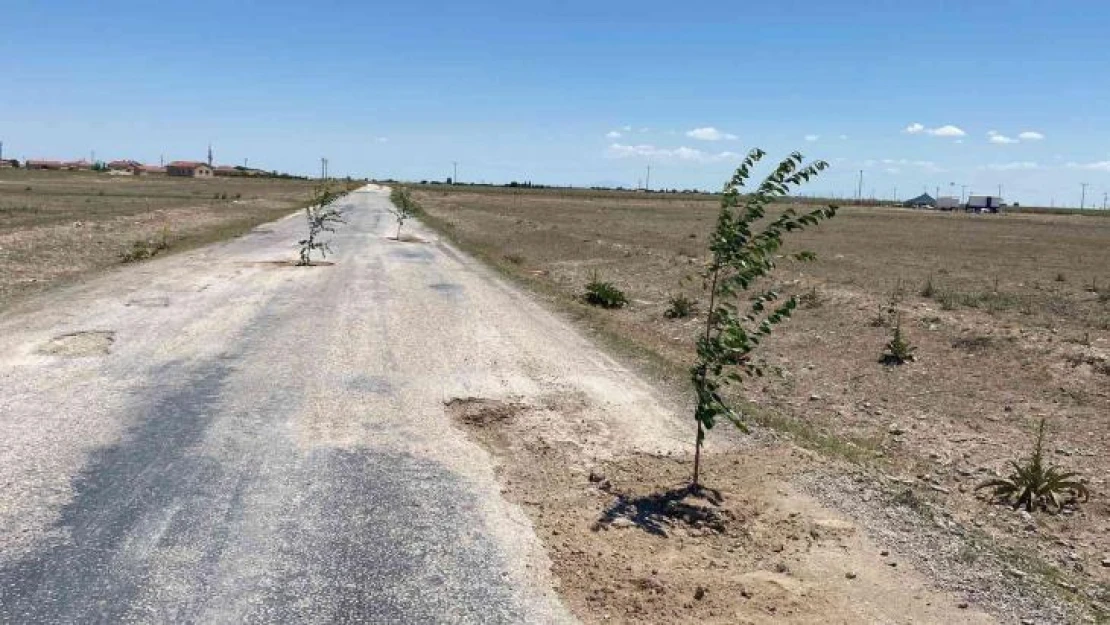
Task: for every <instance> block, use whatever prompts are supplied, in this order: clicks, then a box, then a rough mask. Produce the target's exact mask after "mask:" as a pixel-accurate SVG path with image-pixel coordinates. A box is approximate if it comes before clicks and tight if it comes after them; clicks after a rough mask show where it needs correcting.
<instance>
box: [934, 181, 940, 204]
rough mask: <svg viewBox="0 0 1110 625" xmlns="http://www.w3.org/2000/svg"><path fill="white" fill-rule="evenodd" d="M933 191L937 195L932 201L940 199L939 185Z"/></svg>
mask: <svg viewBox="0 0 1110 625" xmlns="http://www.w3.org/2000/svg"><path fill="white" fill-rule="evenodd" d="M935 191H936V193H937V194H936V195H934V196H933V199H934V200H935V199H937V198H938V197H940V185H939V184H938V185H937V186H936V189H935Z"/></svg>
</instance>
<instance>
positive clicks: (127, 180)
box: [0, 169, 314, 308]
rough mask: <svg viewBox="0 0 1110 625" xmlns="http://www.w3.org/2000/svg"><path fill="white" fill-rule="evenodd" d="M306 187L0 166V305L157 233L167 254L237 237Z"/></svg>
mask: <svg viewBox="0 0 1110 625" xmlns="http://www.w3.org/2000/svg"><path fill="white" fill-rule="evenodd" d="M313 184H314V182H313V181H307V180H283V179H271V178H265V179H247V178H213V179H208V180H204V179H192V178H176V177H167V176H137V177H131V176H110V175H106V174H98V173H94V172H55V171H26V170H18V169H0V308H3V307H6V306H8V305H10V304H11V303H13V302H14V301H15V300H16V298H18V297H22V296H24V295H27V294H30V293H33V292H37V291H41V290H43V289H45V288H48V287H51V286H54V285H57V284H61V283H65V282H67V281H71V280H73V279H75V278H77V277H79V276H82V275H86V274H88V273H90V272H94V271H97V270H101V269H104V268H106V267H111V266H113V265H116V264H119V263H120V262H121V254H123V253H124V252H126V251H128V250H130V249H132V247H133V246H134V245H135V244H136V243H139V244H140V245H146V244H154V243H158V242H161V240H162V237H163V234H164V235H165V239H166V243H168V244H169V246H170V251H173V250H180V249H186V248H189V247H194V246H197V245H202V244H205V243H209V242H212V241H215V240H219V239H223V238H227V237H231V236H236V235H239V234H242V233H244V232H246V231H248V230H250V229H251V228H253V227H255V226H257V225H259V224H261V223H265V222H267V221H272V220H274V219H277V218H279V217H282V216H284V215H286V214H288V213H290V212H291V211H293V210H296V209H297V208H299V207H301V206H303V205H304V204H305V202H306V200H307V199H308V198H309V194H310V192H311V189H312V185H313ZM290 245H291V246H292V243H291V244H290Z"/></svg>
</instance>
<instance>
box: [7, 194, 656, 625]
mask: <svg viewBox="0 0 1110 625" xmlns="http://www.w3.org/2000/svg"><path fill="white" fill-rule="evenodd" d="M341 205H342V207H343V209H344V211H345V212H346V215H347V219H348V222H349V223H348V225H346V226H345V227H343V228H342V229H341V230H340V231H339V232H338V233H337V234H336V235H335V236H334V237H333V238H332V247H333V249H334V250H335V255H334V256H330V257H329V258H328V260H329V261H334V263H335V264H333V265H327V266H318V267H310V268H303V267H293V266H289V265H288V264H282V263H280V262H274V261H284V260H292V259H295V258H296V249H295V245H294V244H295V242H296V241H297V240H298V239H299V238H300V236H301V234H302V230H303V228H304V223H303V216H301V215H292V216H290V217H288V218H286V219H283V220H280V221H278V222H275V223H272V224H267V225H266V226H263V227H260V228H258V229H256V230H255V231H254V232H252V233H250V234H249V235H247V236H245V237H242V238H239V239H236V240H233V241H229V242H225V243H221V244H217V245H214V246H209V247H206V248H203V249H200V250H196V251H192V252H187V253H183V254H178V255H174V256H168V257H164V258H159V259H156V260H154V261H151V262H147V263H143V264H139V265H134V266H127V267H121V268H120V269H118V270H116V271H113V272H110V273H108V274H106V275H103V276H101V277H98V278H95V279H92V280H89V281H87V282H84V283H82V284H79V285H74V286H71V287H66V288H62V289H57V290H55V291H52V292H50V293H46V294H43V295H41V296H39V297H36V298H34V299H32V300H29V301H26V302H24V303H22V304H19V305H17V306H15V307H14V308H11V309H9V310H7V311H5V312H3V313H0V390H2V393H0V622H3V623H109V622H110V623H120V622H141V623H164V622H174V623H181V622H185V623H188V622H197V623H252V622H299V623H323V622H375V623H431V622H435V623H522V622H527V623H554V622H567V621H571V620H572V619H571V617H570V615H569V613H568V612H567V611H566V609H565V608H564V607H563V605H562V604H561V602H560V601H559V599H558V597H557V595H556V594H555V593H554V591H553V590H552V580H551V579H550V575H549V573H548V567H547V562H546V560H545V555H544V553H543V550H542V547H541V545H540V543H539V541H538V540H537V539H536V537H535V535H534V534H533V532H532V528H531V525H530V523H529V522H528V519H527V517H526V515H524V514H523V512H522V511H521V510H519V509H517V508H516V507H514V506H512V505H510V504H508V503H506V502H505V501H504V500H503V499H502V498H501V496H500V492H499V488H498V485H497V482H496V478H495V475H494V467H493V463H492V461H491V459H490V458H489V457H488V455H487V454H486V453H485V452H484V451H482V449H481V448H480V447H478V446H477V445H475V444H474V443H473V442H471V441H469V440H468V439H467V438H466V436H465V435H464V434H463V433H462V432H461V431H460V430H458V429H457V428H456V427H455V426H454V425H453V424H452V423H451V422H450V420H449V418H448V417H447V415H446V414H445V413H444V410H443V404H444V402H445V401H448V400H450V399H451V398H454V397H471V396H475V397H495V398H496V397H510V396H511V397H516V398H521V397H523V398H528V397H535V396H539V395H542V394H550V393H553V392H556V393H557V392H562V391H565V390H567V389H578V390H579V391H580V392H587V393H588V394H590V395H591V396H592V397H597V398H599V401H601V400H602V399H604V397H603V396H605V395H606V394H611V393H614V392H615V391H613V390H612V389H615V388H618V387H627V386H628V385H629V384H631V385H632V387H633V392H631V394H628V393H626V395H627V396H619V397H618V398H617V401H618V402H619V401H627V402H630V403H631V404H635V403H636V402H642V401H646V400H644V399H643V397H644V396H646V395H643V393H646V391H644V390H643V389H638V390H637V389H636V388H635V383H630V382H628V381H627V380H625V377H626V375H627V372H625V371H623V370H622V369H621V368H620V367H619V366H618V365H617V364H616V363H614V362H613V361H611V360H610V359H608V358H607V357H605V356H604V355H602V354H600V353H599V352H598V351H597V350H596V349H595V348H593V347H592V346H591V345H590V344H589V343H588V341H586V340H585V339H583V338H582V337H580V336H579V335H577V334H576V333H575V332H574V331H573V330H572V329H570V328H569V327H568V326H567V325H566V324H565V323H564V322H562V321H560V320H559V319H557V318H555V317H554V316H552V315H550V314H548V313H546V312H545V311H543V310H542V309H541V308H540V307H538V306H537V305H535V304H534V303H532V302H531V301H529V300H528V298H527V297H525V296H523V295H522V294H520V293H519V292H517V291H516V290H515V289H513V288H511V287H509V286H507V285H505V284H503V283H501V282H500V281H499V280H498V279H497V278H496V277H494V276H493V275H492V274H491V273H490V272H489V271H487V270H485V269H484V268H482V267H481V266H479V265H478V264H476V263H475V262H474V261H472V260H470V259H468V258H466V257H465V256H463V255H460V254H458V253H457V252H455V251H454V250H453V249H451V248H450V247H449V246H447V245H445V244H443V243H441V242H439V241H438V240H436V238H435V236H434V235H433V234H431V233H430V232H428V231H426V230H424V229H423V228H422V227H421V226H420V225H419V224H414V223H412V222H410V223H408V224H406V226H405V229H406V231H407V232H408V233H409V234H413V235H416V236H417V237H420V238H422V239H423V241H422V242H398V241H393V240H390V239H389V238H388V236H389V235H391V234H392V233H393V230H394V228H395V223H394V222H393V221H392V218H391V216H390V215H389V213H388V192H387V191H386V190H384V189H381V188H377V187H372V186H371V187H367V188H364V189H362V190H360V191H358V192H355V193H353V194H351V195H349V196H347V197H346V198H344V199H343V200H342V201H341ZM581 389H585V391H581ZM618 395H619V393H618ZM621 397H624V398H623V399H621ZM612 399H613V397H609V398H608V400H612Z"/></svg>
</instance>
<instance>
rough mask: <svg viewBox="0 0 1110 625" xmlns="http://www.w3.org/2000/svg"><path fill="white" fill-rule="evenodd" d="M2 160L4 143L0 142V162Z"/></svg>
mask: <svg viewBox="0 0 1110 625" xmlns="http://www.w3.org/2000/svg"><path fill="white" fill-rule="evenodd" d="M2 160H4V142H3V141H0V161H2Z"/></svg>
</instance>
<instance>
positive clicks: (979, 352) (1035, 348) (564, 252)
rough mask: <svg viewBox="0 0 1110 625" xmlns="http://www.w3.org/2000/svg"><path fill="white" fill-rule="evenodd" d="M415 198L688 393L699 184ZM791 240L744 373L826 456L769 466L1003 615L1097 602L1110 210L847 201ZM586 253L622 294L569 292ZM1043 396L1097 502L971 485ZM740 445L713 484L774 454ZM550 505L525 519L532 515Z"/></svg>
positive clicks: (524, 466)
mask: <svg viewBox="0 0 1110 625" xmlns="http://www.w3.org/2000/svg"><path fill="white" fill-rule="evenodd" d="M414 198H415V199H416V200H417V201H418V202H419V203H420V204H421V206H422V208H423V210H424V211H425V213H426V215H425V217H424V219H425V221H427V222H428V223H429V224H430V225H432V226H434V227H436V228H438V229H439V230H441V231H442V232H444V233H445V234H446V235H448V236H449V237H450V238H451V239H453V240H454V241H455V242H456V243H457V244H459V245H460V246H461V247H463V248H464V249H466V250H468V251H469V252H471V253H473V254H475V255H477V256H478V257H480V258H482V259H484V260H485V261H487V262H489V263H491V264H493V265H494V266H496V267H497V268H498V269H500V270H501V271H502V272H504V273H505V274H507V275H509V276H511V277H513V278H515V279H517V280H519V281H521V282H523V283H524V284H526V285H528V286H529V287H530V288H531V289H533V290H534V291H535V292H537V293H538V294H540V295H541V296H543V297H545V298H547V300H548V301H549V302H550V303H551V304H552V305H553V306H555V307H557V308H559V309H561V310H563V311H564V312H566V313H567V314H568V315H570V316H571V317H574V318H576V319H577V320H578V321H579V322H581V323H583V324H584V325H585V326H586V327H587V328H589V329H591V330H593V331H594V332H595V333H596V336H598V338H599V339H601V340H603V341H605V342H608V343H609V344H610V345H611V346H613V347H615V348H616V349H617V351H618V352H619V353H623V354H624V356H626V357H627V360H629V361H634V362H636V364H638V365H640V366H641V369H642V370H644V371H645V372H646V373H647V374H648V375H649V377H652V378H653V379H655V380H656V381H657V382H658V383H659V384H660V387H661V388H664V389H666V390H668V391H669V392H671V393H672V394H675V396H676V397H679V398H681V397H682V393H683V392H684V390H685V387H684V376H685V370H686V367H688V364H689V363H690V361H691V357H692V351H693V338H694V336H695V333H696V326H697V324H698V323H699V318H698V317H697V316H695V317H693V318H690V319H682V320H670V319H667V318H666V317H665V316H664V311H665V310H666V309H667V308H668V300H669V298H671V297H673V296H675V295H678V294H685V295H686V296H688V297H692V298H695V299H697V298H699V297H700V296H701V289H700V282H699V280H698V279H697V272H698V270H699V268H700V267H701V264H702V263H703V261H704V260H705V254H706V249H705V247H706V239H707V234H708V233H709V231H710V230H711V228H712V224H713V220H714V218H715V215H716V208H717V206H716V201H715V200H714V199H713V198H711V197H701V196H645V195H641V194H634V193H627V194H618V193H590V192H582V191H557V190H506V189H478V188H446V187H445V188H438V189H437V188H432V187H422V188H418V189H417V190H415V191H414ZM792 240H793V242H794V245H795V246H796V248H797V249H809V250H812V251H814V252H816V253H817V255H818V261H817V262H816V263H812V264H803V265H784V266H783V267H782V271H781V272H780V274H779V276H780V278H781V282H782V286H783V287H784V288H785V289H786V290H788V291H793V292H795V293H797V294H799V295H801V296H802V305H801V306H800V307H799V311H798V312H797V314H796V316H795V318H794V319H793V320H792V321H790V322H789V323H788V324H786V325H785V326H783V327H782V330H781V331H780V332H779V334H777V335H776V336H775V337H774V338H773V340H771V341H769V342H768V343H766V344H765V347H766V351H765V357H766V358H767V360H768V361H769V362H770V363H771V364H774V365H778V366H780V367H781V368H782V370H783V375H782V377H781V378H774V379H767V380H766V382H765V383H764V384H763V385H761V386H759V387H749V388H746V389H744V391H743V400H744V401H745V402H749V403H750V406H751V413H752V418H753V420H754V421H755V422H757V423H758V424H760V425H763V426H770V427H766V428H758V433H759V436H757V437H756V440H757V441H767V440H772V441H778V440H782V439H783V438H786V439H788V440H790V441H793V442H794V443H796V444H798V445H800V446H802V447H805V448H809V449H810V450H811V452H812V451H815V452H818V453H817V454H815V455H814V457H817V458H820V460H815V461H812V462H807V461H803V460H798V459H792V460H790V461H789V462H786V463H785V464H782V463H779V464H776V463H774V462H773V461H770V460H769V461H768V462H769V463H770V464H776V468H775V469H774V472H775V474H776V475H777V476H781V474H785V478H784V479H786V480H787V481H788V482H789V486H790V487H792V488H797V489H799V490H802V491H805V492H806V493H808V494H810V495H811V496H813V497H815V498H816V499H817V500H819V501H822V502H824V503H825V504H827V505H831V506H833V507H835V508H837V509H839V510H840V511H842V512H843V513H844V514H846V515H848V516H850V517H852V518H853V519H854V520H855V522H856V523H858V524H859V525H861V526H864V527H866V528H867V529H868V530H869V532H870V534H871V535H872V536H873V537H876V539H877V540H880V542H881V543H882V544H884V545H898V546H900V547H901V549H902V554H901V555H902V556H903V557H905V558H907V559H908V560H910V561H911V562H913V563H914V564H915V565H916V567H917V569H918V570H923V571H926V572H927V573H928V574H929V576H930V577H931V579H932V581H933V583H934V585H935V587H938V588H942V589H945V590H948V591H950V592H953V593H956V594H961V595H963V596H965V597H968V599H969V600H970V601H971V602H972V604H973V607H974V605H976V604H981V605H983V606H985V607H987V608H989V611H991V612H993V613H994V614H995V615H997V616H1002V617H1004V620H1008V619H1010V618H1014V619H1019V620H1020V619H1024V618H1027V617H1028V618H1033V619H1034V620H1035V621H1036V622H1058V621H1059V622H1063V621H1072V620H1081V619H1087V620H1101V619H1105V618H1106V612H1105V609H1106V608H1105V606H1106V605H1107V604H1110V499H1108V497H1110V484H1108V478H1110V437H1108V436H1107V428H1108V425H1110V218H1102V217H1094V216H1082V215H1043V214H1011V215H1001V216H995V215H965V214H944V213H934V212H921V211H912V210H901V209H889V208H853V207H848V208H845V209H842V211H841V213H840V214H839V215H838V216H837V217H836V218H835V219H834V220H832V221H831V222H829V223H827V224H825V225H822V226H821V227H820V228H818V229H815V230H813V231H811V232H806V233H803V234H802V235H799V236H797V237H795V238H794V239H792ZM595 272H596V275H598V276H599V277H600V278H601V279H603V280H608V281H611V282H613V283H615V284H616V285H617V286H619V287H620V288H621V289H623V290H624V291H625V292H626V293H627V295H628V297H629V299H630V301H631V304H630V305H629V306H628V307H627V308H625V309H622V310H616V311H603V310H600V309H593V308H590V307H588V306H586V305H585V304H583V303H582V302H581V299H580V298H581V294H582V292H583V287H584V285H585V283H586V282H587V281H588V280H589V279H590V277H591V275H593V274H595ZM690 276H693V279H692V280H691V279H689V278H690ZM892 310H893V311H895V312H894V313H893V314H892V313H891V311H892ZM895 316H897V317H900V319H901V326H902V328H903V330H904V332H905V334H906V337H907V338H908V339H909V341H910V342H911V343H912V344H913V345H915V346H916V347H917V352H916V354H917V361H916V362H913V363H910V364H906V365H904V366H901V367H890V366H884V365H883V364H881V363H880V362H879V360H880V354H881V352H882V349H883V346H884V344H885V342H886V341H887V340H889V338H890V334H891V325H892V319H893V318H894V317H895ZM1041 417H1044V418H1046V419H1047V420H1048V428H1049V440H1048V442H1047V450H1048V452H1049V457H1050V460H1051V461H1052V462H1054V463H1059V464H1061V465H1063V466H1064V467H1066V468H1070V469H1076V470H1079V471H1081V472H1082V474H1083V475H1084V477H1085V479H1086V480H1087V481H1088V483H1089V486H1090V488H1091V492H1092V497H1091V500H1090V502H1089V503H1087V504H1084V505H1080V506H1078V507H1075V508H1068V509H1066V510H1065V511H1064V513H1063V514H1059V515H1048V514H1044V513H1038V514H1036V515H1035V516H1033V517H1029V516H1028V515H1025V514H1019V513H1016V512H1014V511H1011V510H1010V508H1008V507H1005V506H999V505H995V504H992V503H991V502H989V501H987V500H985V498H982V497H977V496H976V494H975V491H974V486H975V485H976V484H977V483H979V482H981V481H982V480H984V479H986V478H987V477H991V476H993V475H995V474H996V472H1000V471H1002V470H1004V469H1005V463H1006V462H1007V461H1009V460H1011V459H1017V458H1019V457H1021V456H1025V455H1026V454H1028V452H1029V450H1030V447H1031V441H1032V437H1033V431H1034V428H1035V424H1036V421H1037V420H1038V419H1039V418H1041ZM721 427H725V426H721ZM718 436H719V435H718V434H717V433H713V434H711V436H710V439H711V441H712V440H713V439H714V437H718ZM487 438H488V437H487ZM726 438H727V437H726ZM718 440H720V439H718ZM761 444H766V445H772V446H773V445H774V444H775V443H773V442H769V443H761ZM502 447H504V445H502ZM725 447H728V448H727V449H726V448H725ZM742 449H743V448H742V447H741V451H736V448H735V447H734V446H728V445H725V446H720V447H718V451H717V452H716V453H717V454H718V455H717V457H716V459H715V460H714V461H713V462H715V463H716V464H717V465H718V466H721V467H724V468H722V469H719V470H724V471H727V470H728V469H727V467H728V466H729V462H726V460H725V459H724V458H727V457H728V454H740V455H739V456H735V457H736V463H735V464H736V466H738V467H740V466H743V467H748V468H746V469H744V470H743V474H744V475H747V476H748V477H746V478H741V477H737V476H728V477H720V476H719V477H718V478H717V479H718V480H719V481H720V482H721V483H720V484H718V485H719V486H730V485H733V484H736V483H738V482H744V480H745V479H747V480H750V474H751V471H752V470H753V469H751V463H750V462H749V461H746V460H744V458H745V457H746V456H749V455H751V454H765V453H767V452H766V451H765V450H764V451H743V450H742ZM501 451H502V452H503V453H505V449H501ZM783 453H791V452H783ZM780 460H781V457H780ZM503 461H504V462H505V464H506V467H507V468H506V475H507V476H509V477H510V478H512V479H513V480H514V481H516V482H517V483H518V485H517V486H511V487H510V488H509V490H510V491H512V490H513V488H524V489H525V490H527V488H526V486H527V484H528V479H527V475H528V474H529V473H530V472H535V470H536V469H534V468H530V467H531V465H532V464H539V465H542V464H543V462H541V461H538V460H534V459H533V460H529V459H528V458H517V459H515V460H514V459H513V458H505V459H503ZM544 462H546V461H544ZM637 462H646V461H644V460H639V461H637ZM648 464H651V463H648ZM655 464H658V463H655ZM784 466H785V467H787V468H786V469H784V468H783V467H784ZM514 467H515V468H514ZM657 469H658V470H655V471H654V472H653V470H652V469H650V468H645V467H642V466H641V467H637V469H636V471H638V472H640V473H639V474H640V475H641V480H640V482H639V486H640V487H643V486H645V484H646V485H648V486H651V485H652V482H651V480H653V479H654V480H662V482H659V483H656V484H655V486H656V487H660V486H661V485H662V484H663V483H666V476H667V475H670V473H673V470H672V469H670V468H666V467H664V468H658V467H657ZM611 470H612V471H613V472H616V473H621V474H623V475H627V474H628V472H629V471H628V467H624V468H620V467H614V468H612V469H611ZM739 470H740V469H738V471H739ZM668 472H670V473H668ZM768 475H770V473H769V474H768ZM672 477H673V476H672ZM713 479H714V477H713V475H712V474H710V477H709V480H710V483H711V485H712V482H713ZM520 481H523V483H524V484H525V487H521V486H519V482H520ZM630 488H635V485H633V486H630ZM748 495H751V493H748ZM741 496H744V495H741ZM526 503H527V502H526ZM555 507H557V506H555ZM738 514H739V512H738ZM550 516H551V515H550V510H549V511H548V513H547V514H541V515H539V516H536V517H534V518H535V519H536V522H537V523H538V524H540V526H541V527H542V526H544V525H545V524H550V523H551V522H552V521H551V520H550V518H549V517H550ZM563 531H564V536H565V534H566V531H567V530H566V528H564V529H563ZM738 544H739V543H738ZM548 547H549V550H551V551H552V553H553V556H552V557H553V560H554V562H555V568H556V571H557V572H558V571H560V570H563V569H566V570H570V571H573V570H574V569H576V566H577V565H575V561H574V559H573V555H574V554H576V553H581V545H578V546H575V545H571V546H570V547H567V546H566V540H565V539H557V538H550V539H549V540H548ZM589 548H592V547H589ZM752 548H753V549H754V547H752ZM563 552H566V553H563ZM567 554H570V555H567ZM598 554H599V557H600V554H601V552H600V551H599V552H598ZM718 555H719V554H718ZM770 555H771V556H774V555H775V554H770ZM749 556H750V554H749ZM720 557H724V556H720ZM703 566H704V563H703ZM560 567H562V569H561V568H560ZM614 570H616V569H614ZM619 570H622V571H623V568H620V569H619ZM629 571H631V568H629ZM580 576H581V573H576V572H569V573H568V572H564V573H562V574H560V577H561V579H562V581H563V583H564V585H565V588H564V592H565V593H567V594H568V596H570V597H571V598H572V603H574V601H576V600H575V599H574V597H575V596H577V595H576V594H575V593H579V594H581V595H583V596H584V597H585V598H582V599H581V601H582V602H585V603H583V604H582V605H587V604H588V605H589V606H590V607H591V610H592V611H590V612H588V613H591V614H601V613H603V612H604V610H612V611H613V612H614V613H621V611H622V610H624V615H625V616H626V617H627V619H628V620H638V619H639V618H642V614H641V615H640V616H637V614H639V612H637V610H640V609H641V608H642V607H643V606H642V605H641V603H637V601H641V599H643V597H644V592H643V591H644V589H643V588H639V589H638V590H637V589H636V588H635V587H634V584H633V586H629V588H631V590H628V589H626V590H625V591H619V589H618V591H613V592H610V593H609V594H608V595H605V596H602V597H600V598H599V597H592V596H586V595H589V592H588V591H587V590H583V589H582V588H581V587H580V586H576V581H575V580H576V579H578V577H580ZM649 577H650V576H649ZM649 582H650V580H649ZM649 582H644V583H648V584H649V586H650V584H651V583H654V582H650V583H649ZM630 583H632V582H630ZM618 585H619V584H618ZM1002 588H1005V589H1007V590H1005V592H1003V591H1002V590H1001V589H1002ZM648 590H650V589H648ZM780 590H781V589H780ZM614 592H615V594H614ZM999 593H1001V594H999ZM649 594H650V593H649ZM628 595H632V596H634V597H633V598H632V599H630V598H629V597H628ZM591 597H592V598H591ZM635 597H640V599H636V598H635ZM589 602H593V603H589ZM693 604H694V605H695V607H697V606H698V605H702V604H698V603H697V602H693ZM1050 604H1051V605H1052V606H1056V607H1051V608H1049V607H1046V606H1048V605H1050ZM780 606H781V603H780ZM1059 606H1071V607H1070V608H1065V607H1059ZM1076 606H1078V607H1076ZM687 607H689V606H687ZM703 607H704V606H703ZM718 607H720V606H718ZM961 607H963V606H961ZM708 609H709V608H707V607H706V608H705V610H708ZM599 610H600V611H599ZM1069 610H1072V611H1069ZM580 614H581V612H580ZM688 614H693V613H688ZM698 614H700V615H701V616H702V617H706V614H707V613H706V612H704V611H702V612H698ZM710 616H712V615H710ZM718 616H720V614H718ZM725 616H728V614H727V613H725ZM733 616H735V615H733ZM763 616H764V617H766V618H772V617H773V616H774V614H773V613H765V614H763ZM798 616H799V617H800V616H801V615H798ZM709 618H710V620H714V619H712V618H711V617H709ZM815 618H817V619H818V620H819V618H820V615H819V614H817V615H815ZM747 619H753V620H756V621H758V620H760V619H759V618H756V617H753V616H752V615H750V614H746V615H745V616H744V618H743V619H742V620H747ZM617 620H622V618H618V619H617ZM727 620H728V619H727V618H725V619H723V621H724V622H727ZM772 620H773V619H772ZM801 620H805V619H801ZM925 620H928V619H927V618H926V619H925Z"/></svg>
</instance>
